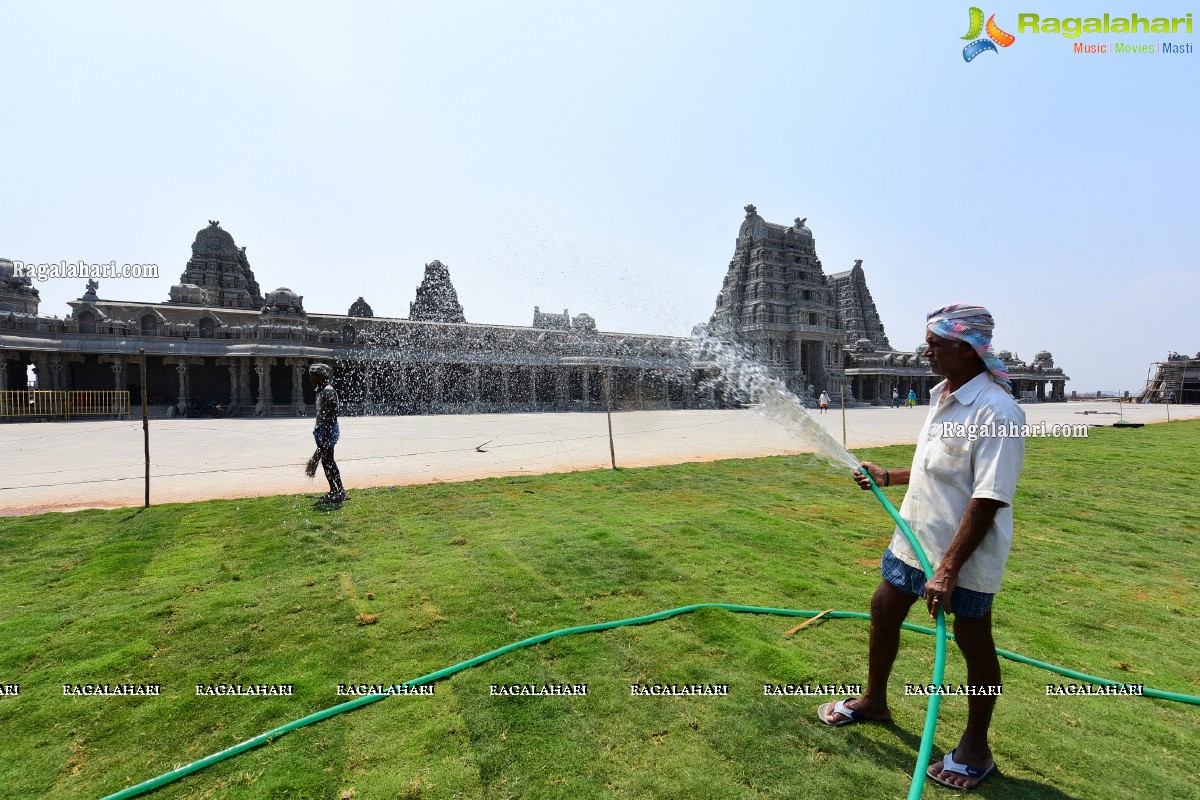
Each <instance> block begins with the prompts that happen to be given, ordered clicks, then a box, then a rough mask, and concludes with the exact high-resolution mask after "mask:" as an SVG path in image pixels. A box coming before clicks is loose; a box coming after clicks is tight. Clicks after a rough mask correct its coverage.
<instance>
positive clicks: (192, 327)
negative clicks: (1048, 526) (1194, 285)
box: [0, 206, 1067, 416]
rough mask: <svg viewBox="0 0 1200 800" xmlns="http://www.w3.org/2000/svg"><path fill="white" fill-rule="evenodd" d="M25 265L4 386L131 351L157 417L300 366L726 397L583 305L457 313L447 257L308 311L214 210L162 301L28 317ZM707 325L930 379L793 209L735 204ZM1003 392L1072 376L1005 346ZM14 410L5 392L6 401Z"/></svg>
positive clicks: (273, 405) (806, 363) (408, 394)
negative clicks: (829, 266)
mask: <svg viewBox="0 0 1200 800" xmlns="http://www.w3.org/2000/svg"><path fill="white" fill-rule="evenodd" d="M39 302H40V298H39V295H38V291H37V289H36V288H34V286H33V284H32V280H31V279H30V278H29V277H23V276H19V275H17V274H16V271H15V268H14V265H13V263H12V262H11V261H8V260H5V259H0V392H7V393H9V396H11V395H12V394H13V393H14V392H25V391H28V390H31V389H34V388H35V387H34V386H31V385H30V381H29V379H28V374H29V372H30V370H29V369H28V368H29V367H30V366H32V367H33V372H34V373H35V375H36V389H37V390H38V391H39V392H40V391H51V392H81V391H96V390H108V391H117V392H121V391H128V392H130V399H131V400H132V402H133V404H134V405H136V404H138V403H139V402H140V398H141V395H142V386H141V385H140V383H141V380H140V362H139V355H138V351H139V349H144V350H145V353H146V366H147V380H146V387H145V390H146V395H147V398H148V402H149V405H150V407H151V411H152V413H153V415H154V416H174V415H178V414H184V413H187V411H188V409H189V408H191V407H194V406H197V405H204V406H211V405H213V404H220V405H221V408H222V413H223V414H224V415H228V416H234V415H251V414H253V415H257V416H280V415H287V416H291V415H306V414H309V413H312V410H313V403H314V398H313V393H312V387H311V386H310V384H309V381H308V378H307V371H308V367H309V366H310V365H311V364H313V363H315V362H324V363H329V364H332V365H334V367H335V370H336V380H337V384H338V387H339V392H340V393H341V396H342V401H343V405H344V407H345V412H346V413H350V414H432V413H478V412H489V411H541V410H546V411H550V410H554V411H564V410H602V409H603V408H604V407H605V393H606V391H607V393H608V397H609V399H610V401H611V403H612V406H613V408H617V409H635V408H710V407H716V406H720V405H722V403H723V398H722V397H720V396H718V394H717V393H716V391H715V390H714V388H713V382H712V381H711V380H710V378H711V377H712V370H711V365H706V364H697V363H693V362H692V357H691V353H692V348H691V346H690V341H691V340H690V339H688V338H687V337H671V336H660V335H653V334H636V333H614V332H605V331H602V330H600V329H599V328H598V327H597V323H596V320H595V319H594V318H593V317H591V316H590V315H588V314H577V315H575V316H574V317H572V316H571V315H570V314H569V313H568V312H567V311H565V310H564V312H563V313H562V314H554V313H543V312H542V311H541V310H540V307H537V306H535V307H534V313H533V321H532V324H531V325H530V326H529V327H521V326H506V325H488V324H480V323H471V322H467V321H466V316H465V313H464V310H463V307H462V305H461V304H460V303H459V300H458V295H457V292H456V291H455V289H454V286H453V283H452V281H451V278H450V270H449V268H448V267H447V266H446V265H445V264H443V263H442V262H440V261H437V260H435V261H432V262H430V263H429V264H427V265H425V273H424V278H423V280H422V282H421V284H420V285H419V286H418V287H417V288H416V293H415V297H414V300H413V302H412V303H411V304H410V307H409V316H408V318H407V319H405V318H390V317H380V316H376V315H375V314H374V312H373V311H372V308H371V306H370V304H368V303H367V301H366V300H365V299H364V298H362V297H359V298H358V299H357V300H356V301H355V302H354V303H353V305H351V307H350V308H349V309H348V311H347V312H346V313H345V314H338V313H323V312H316V311H310V310H309V309H308V308H307V307H306V306H305V300H304V297H303V296H302V295H300V294H298V293H297V292H295V291H293V290H291V289H290V288H287V287H280V288H278V289H276V290H274V291H271V292H266V293H265V294H264V293H263V292H262V291H261V289H260V286H259V283H258V281H257V279H256V278H255V275H254V272H253V271H252V270H251V267H250V262H249V259H248V257H247V254H246V248H245V247H239V246H238V245H237V244H236V242H235V241H234V238H233V236H232V235H231V234H230V233H229V232H228V231H226V230H224V229H223V228H221V226H220V224H219V222H217V221H210V222H209V224H208V226H207V227H205V228H202V229H201V230H200V231H199V232H197V234H196V236H195V239H194V241H193V243H192V255H191V258H190V259H189V260H188V261H187V263H186V265H185V267H184V270H183V273H182V275H181V276H180V280H179V283H177V284H176V285H174V286H172V287H171V288H170V291H169V295H168V299H167V301H166V302H163V303H143V302H132V301H123V300H109V299H104V298H103V297H101V296H100V286H99V284H98V283H97V282H96V281H94V280H93V281H89V282H88V283H87V287H86V290H85V292H84V294H83V295H82V296H80V297H79V298H78V299H76V300H72V301H70V302H69V303H68V306H69V307H70V313H69V315H67V316H66V317H65V318H63V319H59V318H57V317H49V316H44V315H41V314H40V313H39ZM711 324H712V326H713V327H714V329H717V330H722V331H725V332H726V335H728V336H730V337H731V338H734V339H737V340H738V341H740V342H742V343H743V344H745V345H746V346H747V347H748V348H749V349H750V350H751V351H752V352H753V353H754V355H755V357H756V358H758V359H759V360H761V361H762V362H764V363H765V364H767V365H768V366H769V367H770V368H771V369H772V371H773V372H774V373H775V374H776V375H778V376H779V378H780V379H781V380H783V381H784V382H785V383H786V384H787V386H788V387H789V389H791V390H792V391H793V392H795V393H796V394H798V395H799V396H801V397H802V398H805V399H806V400H809V401H811V400H812V398H813V397H815V395H816V394H817V393H819V392H820V391H822V390H827V391H828V392H829V393H830V395H831V396H832V397H833V398H834V402H835V403H837V402H838V399H839V398H840V396H841V392H842V390H843V388H844V389H845V396H846V399H847V402H865V403H886V402H890V398H891V390H892V389H896V390H898V391H899V392H900V393H901V394H902V395H903V394H907V392H908V390H909V389H910V388H913V389H916V390H917V394H918V396H919V397H921V398H922V400H924V398H925V397H927V396H928V389H929V388H930V387H932V386H933V385H934V384H936V383H937V382H938V381H939V380H940V379H939V378H937V377H935V376H933V375H931V374H930V372H929V369H928V364H927V362H926V361H925V359H924V358H923V357H922V355H921V352H922V349H923V348H918V349H917V350H916V351H913V352H902V351H897V350H894V349H893V348H892V347H891V345H890V344H889V342H888V339H887V336H886V334H885V333H884V329H883V324H882V322H881V321H880V318H879V314H878V312H877V311H876V308H875V304H874V302H873V301H872V299H871V294H870V291H869V290H868V288H867V285H866V279H865V275H864V272H863V268H862V262H861V261H859V262H856V263H855V265H854V267H853V268H852V269H850V270H847V271H846V272H836V273H833V274H830V275H826V274H825V272H824V269H823V267H822V265H821V261H820V259H819V258H818V256H817V253H816V245H815V241H814V238H813V234H812V231H811V230H810V229H809V228H808V227H807V225H806V224H805V220H804V219H797V220H796V221H795V224H793V225H791V226H783V225H778V224H775V223H769V222H766V221H764V220H763V219H762V217H760V216H759V215H758V214H757V212H756V210H755V208H754V206H747V207H746V217H745V219H744V220H743V222H742V224H741V227H740V229H739V232H738V236H737V239H736V241H735V244H734V255H733V258H732V260H731V261H730V264H729V269H728V272H727V274H726V276H725V280H724V283H723V285H722V288H721V291H720V294H719V295H718V297H717V303H716V309H715V311H714V312H713V315H712V323H711ZM999 355H1000V357H1001V358H1002V359H1004V360H1005V362H1006V363H1007V364H1009V369H1010V374H1011V375H1012V377H1013V384H1014V390H1015V391H1016V393H1017V396H1018V398H1021V399H1026V400H1033V399H1037V400H1063V399H1065V393H1064V387H1065V383H1066V381H1067V377H1066V376H1065V375H1063V373H1062V370H1061V369H1058V368H1056V367H1054V363H1053V360H1052V359H1051V357H1050V354H1049V353H1046V352H1042V353H1039V354H1038V356H1037V357H1036V358H1035V359H1034V362H1033V364H1031V365H1026V364H1024V363H1023V362H1021V361H1019V360H1018V359H1016V358H1015V357H1014V356H1012V355H1010V354H1009V353H1007V352H1005V351H1001V352H1000V353H999ZM10 405H11V404H10Z"/></svg>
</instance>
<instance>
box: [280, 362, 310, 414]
mask: <svg viewBox="0 0 1200 800" xmlns="http://www.w3.org/2000/svg"><path fill="white" fill-rule="evenodd" d="M283 363H284V364H286V365H287V366H289V367H291V368H292V414H293V415H295V416H297V417H303V416H304V415H305V414H306V413H307V412H308V409H307V408H306V407H305V405H304V378H305V374H304V373H305V372H307V371H308V359H306V358H285V359H284V360H283Z"/></svg>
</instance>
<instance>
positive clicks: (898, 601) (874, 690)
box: [825, 581, 917, 725]
mask: <svg viewBox="0 0 1200 800" xmlns="http://www.w3.org/2000/svg"><path fill="white" fill-rule="evenodd" d="M916 601H917V597H916V596H915V595H911V594H905V593H904V592H902V591H900V590H899V589H897V588H896V587H895V586H892V585H891V584H890V583H888V582H887V581H883V582H881V583H880V584H879V588H878V589H876V590H875V596H874V597H872V598H871V644H870V652H869V653H868V655H867V690H866V692H865V693H864V694H863V696H862V697H859V698H857V699H855V700H849V701H847V703H846V706H847V707H848V708H852V709H854V710H855V711H858V712H859V713H861V714H863V715H864V716H865V717H867V718H868V719H878V720H886V719H891V717H892V712H891V711H890V710H889V709H888V703H887V684H888V678H889V677H890V676H891V674H892V666H893V665H894V664H895V663H896V653H898V652H899V651H900V623H902V622H904V618H905V617H907V616H908V610H909V609H910V608H912V604H913V603H915V602H916ZM844 719H846V716H845V715H844V714H838V713H832V714H830V715H829V716H828V717H827V718H826V720H825V721H826V722H828V723H829V724H831V725H832V724H836V723H838V722H841V721H842V720H844Z"/></svg>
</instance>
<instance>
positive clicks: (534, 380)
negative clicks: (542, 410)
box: [529, 367, 541, 409]
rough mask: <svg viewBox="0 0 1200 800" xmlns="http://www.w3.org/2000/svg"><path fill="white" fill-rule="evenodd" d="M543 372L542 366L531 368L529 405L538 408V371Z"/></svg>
mask: <svg viewBox="0 0 1200 800" xmlns="http://www.w3.org/2000/svg"><path fill="white" fill-rule="evenodd" d="M539 372H541V368H540V367H530V368H529V406H530V408H534V409H536V408H537V405H538V387H537V384H538V373H539Z"/></svg>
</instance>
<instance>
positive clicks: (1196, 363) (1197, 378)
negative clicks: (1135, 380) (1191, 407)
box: [1136, 353, 1200, 404]
mask: <svg viewBox="0 0 1200 800" xmlns="http://www.w3.org/2000/svg"><path fill="white" fill-rule="evenodd" d="M1136 399H1137V402H1139V403H1188V404H1191V403H1200V353H1198V354H1197V357H1196V358H1189V357H1188V356H1179V355H1172V356H1170V357H1168V358H1167V360H1166V361H1155V362H1153V363H1152V364H1150V368H1149V370H1147V373H1146V386H1145V388H1143V389H1142V391H1141V392H1140V393H1139V394H1138V396H1137V398H1136Z"/></svg>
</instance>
